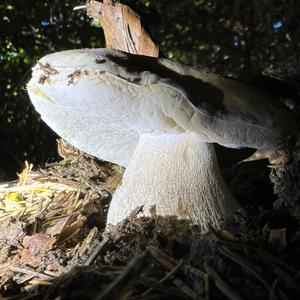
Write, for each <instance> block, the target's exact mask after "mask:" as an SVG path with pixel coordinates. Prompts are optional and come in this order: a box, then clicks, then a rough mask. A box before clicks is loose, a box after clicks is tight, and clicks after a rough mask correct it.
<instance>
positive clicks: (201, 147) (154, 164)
mask: <svg viewBox="0 0 300 300" xmlns="http://www.w3.org/2000/svg"><path fill="white" fill-rule="evenodd" d="M141 205H144V211H143V215H145V216H149V215H151V211H153V208H152V207H153V206H154V207H155V213H156V215H160V216H177V217H178V218H179V219H186V220H189V221H191V222H192V223H194V224H199V225H201V226H202V227H203V229H207V223H210V224H212V225H214V226H216V227H218V226H219V224H220V221H221V220H222V219H223V218H224V217H226V216H228V215H229V214H231V213H233V212H234V211H235V210H236V209H237V208H238V204H237V203H236V201H235V200H234V198H233V197H232V195H231V193H230V191H229V190H228V188H227V186H226V184H225V182H224V180H223V177H222V175H221V172H220V169H219V166H218V162H217V159H216V155H215V151H214V146H213V144H208V143H204V142H203V141H201V139H200V137H199V136H198V135H197V134H195V133H192V132H186V133H178V134H175V133H174V134H161V135H151V134H142V135H141V137H140V140H139V143H138V145H137V147H136V149H135V152H134V154H133V156H132V159H131V161H130V163H129V165H128V167H127V169H126V171H125V173H124V176H123V180H122V184H121V185H120V186H119V187H118V189H117V190H116V192H115V194H114V196H113V199H112V202H111V205H110V208H109V212H108V219H107V222H108V223H111V224H116V223H117V222H119V221H121V220H123V219H124V218H125V217H126V216H128V215H129V214H130V212H131V211H132V210H134V209H135V208H136V207H137V206H141Z"/></svg>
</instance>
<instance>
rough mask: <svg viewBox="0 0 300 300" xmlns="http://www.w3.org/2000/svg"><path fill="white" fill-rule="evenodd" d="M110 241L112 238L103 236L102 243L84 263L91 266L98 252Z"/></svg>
mask: <svg viewBox="0 0 300 300" xmlns="http://www.w3.org/2000/svg"><path fill="white" fill-rule="evenodd" d="M109 241H110V239H109V238H108V237H107V236H105V237H104V238H103V240H102V241H101V243H100V244H99V245H98V246H97V247H96V249H95V250H94V251H93V253H92V254H91V255H90V257H89V258H88V259H87V260H86V262H85V264H84V265H85V266H89V265H90V264H91V263H92V262H93V261H94V260H95V258H96V257H97V256H98V254H99V253H100V252H101V250H102V249H103V247H105V246H106V245H107V244H108V242H109Z"/></svg>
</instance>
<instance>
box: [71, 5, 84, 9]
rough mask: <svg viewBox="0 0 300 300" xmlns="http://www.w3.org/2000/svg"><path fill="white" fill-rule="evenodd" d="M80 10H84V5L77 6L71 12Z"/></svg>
mask: <svg viewBox="0 0 300 300" xmlns="http://www.w3.org/2000/svg"><path fill="white" fill-rule="evenodd" d="M81 9H86V5H79V6H75V7H73V10H81Z"/></svg>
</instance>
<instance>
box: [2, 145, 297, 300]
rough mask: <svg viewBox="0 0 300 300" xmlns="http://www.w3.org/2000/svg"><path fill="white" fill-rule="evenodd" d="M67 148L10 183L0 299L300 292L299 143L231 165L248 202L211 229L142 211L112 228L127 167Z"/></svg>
mask: <svg viewBox="0 0 300 300" xmlns="http://www.w3.org/2000/svg"><path fill="white" fill-rule="evenodd" d="M60 143H62V142H60ZM61 145H62V144H60V146H61ZM59 149H60V154H61V155H62V156H63V157H64V159H63V160H62V161H60V162H57V163H53V164H51V165H48V166H46V167H45V168H43V169H39V170H32V166H31V165H29V164H27V165H26V168H25V169H24V170H23V172H22V173H21V174H19V180H18V181H14V182H9V183H6V184H1V185H0V295H2V296H1V297H2V298H1V297H0V299H7V298H8V299H98V300H99V299H139V300H143V299H144V300H146V299H205V300H209V299H211V300H213V299H269V300H272V299H299V295H300V260H299V254H300V226H299V219H300V210H299V207H300V206H299V202H300V200H299V190H300V188H299V184H300V183H299V178H300V177H299V174H300V158H299V154H298V153H299V151H298V150H299V149H300V145H296V147H294V148H293V149H291V150H290V151H289V153H288V159H285V160H284V161H281V162H280V164H279V163H278V159H277V165H276V166H271V167H270V166H269V162H268V161H267V160H255V161H247V162H243V163H241V164H237V165H234V166H232V167H231V168H230V169H228V170H226V171H225V172H224V176H225V179H226V181H227V183H228V184H229V186H230V189H231V190H232V192H233V194H234V196H235V197H236V198H237V200H238V201H239V202H240V203H241V205H242V208H241V209H240V210H239V211H238V212H236V213H235V214H234V215H233V216H232V217H230V219H228V220H226V221H225V222H224V224H223V226H222V228H221V229H219V230H216V229H214V228H212V227H210V230H209V232H207V233H205V234H203V233H201V230H200V228H198V227H197V226H191V225H190V224H188V223H187V222H183V221H178V220H176V219H167V220H166V219H163V218H160V217H153V218H138V214H139V211H140V210H142V207H140V208H137V210H136V211H134V212H133V213H132V215H131V216H130V217H128V218H127V219H126V220H124V221H123V222H121V223H119V224H118V225H117V226H110V227H108V228H106V229H105V219H106V217H105V216H106V212H107V209H108V206H109V202H110V199H111V195H112V193H113V191H114V190H115V189H116V187H117V186H118V184H119V182H120V180H121V177H122V172H123V170H122V168H120V167H117V166H115V165H112V164H108V163H105V162H102V161H99V160H96V159H95V158H93V157H91V156H88V155H85V154H83V153H80V152H79V151H76V150H74V149H72V148H68V147H65V146H64V147H60V148H59ZM279 156H280V155H279ZM280 157H281V156H280ZM274 191H275V193H276V196H274Z"/></svg>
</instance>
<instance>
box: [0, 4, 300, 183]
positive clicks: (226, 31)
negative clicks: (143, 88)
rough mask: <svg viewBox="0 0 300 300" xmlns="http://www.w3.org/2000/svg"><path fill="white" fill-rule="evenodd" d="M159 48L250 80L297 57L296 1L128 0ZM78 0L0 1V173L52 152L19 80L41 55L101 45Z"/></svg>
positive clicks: (25, 78) (38, 161)
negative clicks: (272, 66)
mask: <svg viewBox="0 0 300 300" xmlns="http://www.w3.org/2000/svg"><path fill="white" fill-rule="evenodd" d="M122 3H124V4H127V5H129V6H130V7H131V8H132V9H134V10H135V11H137V12H138V13H139V14H140V15H141V17H142V21H143V23H144V24H145V27H146V29H147V31H148V32H150V33H151V35H152V37H153V38H154V40H155V42H157V43H158V44H159V46H160V50H161V55H163V56H166V57H168V58H171V59H178V60H181V61H183V62H186V63H189V64H194V65H204V66H206V67H208V68H210V69H213V70H215V71H217V72H220V73H223V74H225V75H228V76H235V77H239V78H243V79H249V78H251V77H253V76H255V75H256V74H259V73H260V72H262V70H264V68H266V67H268V66H269V65H270V64H272V63H274V62H283V63H285V62H288V61H289V60H290V59H292V58H294V57H297V55H298V53H299V46H300V26H299V21H298V20H299V19H300V6H299V4H298V3H297V1H295V0H288V1H284V0H276V1H275V0H271V1H269V0H261V1H258V0H254V1H245V0H241V1H237V0H230V1H225V0H218V1H217V0H214V1H211V0H182V1H175V0H160V1H157V0H139V1H136V0H135V1H134V0H127V1H122ZM80 4H84V1H79V0H78V1H72V0H64V1H59V0H50V1H33V0H22V1H18V0H4V1H1V4H0V69H1V73H0V91H1V93H0V101H1V102H0V179H1V176H2V177H13V176H14V174H15V173H16V171H17V170H19V169H20V168H21V165H23V161H24V160H25V159H28V160H30V161H31V162H33V163H34V164H42V163H45V162H46V161H49V160H52V159H55V158H56V149H55V148H56V145H55V135H54V134H53V133H52V132H50V130H49V129H48V128H47V127H46V126H45V125H44V124H43V122H41V120H40V118H39V116H37V114H36V113H35V112H34V110H33V107H32V106H31V104H30V102H29V100H28V97H27V93H26V90H25V85H26V82H27V81H28V79H29V78H30V67H31V66H32V65H34V64H35V62H36V61H37V59H38V58H40V57H41V56H43V55H45V54H47V53H50V52H54V51H59V50H63V49H72V48H82V47H83V48H85V47H102V46H104V41H103V34H102V32H101V29H99V28H98V25H97V23H96V22H94V21H92V20H90V19H89V18H88V17H86V16H85V12H84V11H76V12H73V10H72V8H73V7H74V6H76V5H80Z"/></svg>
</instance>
